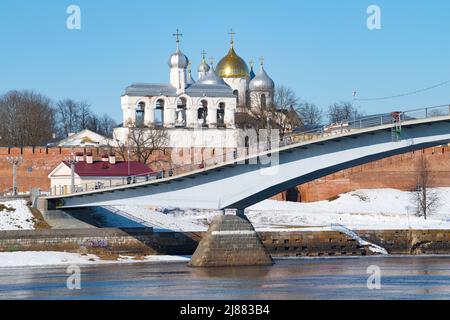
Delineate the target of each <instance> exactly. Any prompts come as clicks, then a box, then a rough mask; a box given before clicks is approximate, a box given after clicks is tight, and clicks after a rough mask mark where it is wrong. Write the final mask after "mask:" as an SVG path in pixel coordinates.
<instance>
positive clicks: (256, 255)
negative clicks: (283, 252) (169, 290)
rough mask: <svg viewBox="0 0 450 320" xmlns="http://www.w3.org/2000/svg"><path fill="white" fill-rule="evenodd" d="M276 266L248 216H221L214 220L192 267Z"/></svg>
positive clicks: (193, 258)
mask: <svg viewBox="0 0 450 320" xmlns="http://www.w3.org/2000/svg"><path fill="white" fill-rule="evenodd" d="M242 213H243V211H242ZM273 264H274V262H273V260H272V257H271V256H270V254H269V252H268V251H267V249H266V248H265V247H264V245H263V244H262V242H261V239H260V238H259V236H258V234H257V233H256V231H255V229H254V228H253V225H252V224H251V223H250V221H249V220H248V219H247V218H246V217H245V215H244V216H240V215H239V216H238V215H221V216H217V217H215V218H214V220H213V222H212V223H211V226H210V227H209V230H208V232H207V234H206V236H205V237H203V239H202V241H201V242H200V244H199V245H198V247H197V250H196V251H195V253H194V255H193V256H192V259H191V261H190V263H189V266H190V267H238V266H271V265H273Z"/></svg>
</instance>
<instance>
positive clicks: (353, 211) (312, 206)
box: [109, 188, 450, 231]
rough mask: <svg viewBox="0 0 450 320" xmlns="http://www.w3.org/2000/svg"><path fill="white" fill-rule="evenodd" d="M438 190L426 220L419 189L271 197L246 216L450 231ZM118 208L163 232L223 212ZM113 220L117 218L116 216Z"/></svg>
mask: <svg viewBox="0 0 450 320" xmlns="http://www.w3.org/2000/svg"><path fill="white" fill-rule="evenodd" d="M435 191H436V192H437V193H438V194H439V198H440V206H439V208H437V210H436V212H434V213H432V214H431V215H430V216H429V218H428V220H426V221H425V220H424V219H423V218H420V217H417V216H415V214H414V205H413V200H412V199H413V193H411V192H405V191H399V190H395V189H375V190H358V191H355V192H350V193H346V194H343V195H341V196H340V197H339V198H338V199H336V200H334V201H320V202H314V203H291V202H280V201H274V200H266V201H263V202H261V203H259V204H256V205H254V206H252V207H250V208H249V209H248V210H247V211H246V214H247V217H248V218H249V219H250V220H251V221H252V223H253V224H254V226H255V227H256V229H258V230H274V229H276V230H280V229H286V228H289V229H292V228H299V229H302V230H305V228H307V230H311V228H313V229H315V230H320V229H324V228H326V229H329V228H330V227H331V226H332V225H333V224H340V225H343V226H345V227H347V228H350V229H353V230H362V229H372V230H380V229H408V228H414V229H450V188H438V189H435ZM110 209H111V208H110ZM112 210H115V211H117V212H121V213H122V214H123V215H124V216H128V217H130V216H134V217H135V218H136V220H135V223H138V224H145V225H147V226H153V227H154V228H155V229H157V230H160V231H165V230H174V231H205V230H207V228H208V225H209V223H210V222H211V220H212V219H213V217H214V216H215V215H217V214H220V212H217V211H208V210H192V209H175V208H172V209H170V208H166V209H158V208H150V207H149V208H142V207H137V206H131V205H130V206H117V207H114V208H113V209H112ZM109 219H110V220H111V219H112V220H114V218H112V217H111V216H110V217H109ZM124 221H126V220H124ZM111 222H112V223H113V221H111ZM122 222H123V221H122ZM125 225H126V223H125ZM125 225H122V226H125Z"/></svg>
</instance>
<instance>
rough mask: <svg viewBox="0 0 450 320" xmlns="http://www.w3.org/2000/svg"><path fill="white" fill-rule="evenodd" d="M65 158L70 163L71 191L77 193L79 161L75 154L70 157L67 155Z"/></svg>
mask: <svg viewBox="0 0 450 320" xmlns="http://www.w3.org/2000/svg"><path fill="white" fill-rule="evenodd" d="M65 160H66V162H67V163H69V164H70V193H75V165H76V164H77V162H78V161H77V160H76V158H75V157H74V155H73V154H72V155H71V156H70V157H66V158H65Z"/></svg>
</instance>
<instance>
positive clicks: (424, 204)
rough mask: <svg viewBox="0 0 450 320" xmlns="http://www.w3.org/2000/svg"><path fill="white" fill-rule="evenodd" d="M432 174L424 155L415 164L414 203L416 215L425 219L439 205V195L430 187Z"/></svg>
mask: <svg viewBox="0 0 450 320" xmlns="http://www.w3.org/2000/svg"><path fill="white" fill-rule="evenodd" d="M431 180H432V176H431V174H430V170H429V164H428V160H427V159H426V157H425V156H424V155H422V157H421V158H420V161H419V164H418V166H417V189H416V191H415V192H414V198H413V201H414V205H415V208H416V215H417V216H418V217H424V219H425V220H426V219H427V218H428V217H429V215H430V214H432V213H433V212H434V211H435V210H436V209H437V208H438V207H439V205H440V199H439V195H438V193H437V192H436V191H435V190H432V189H430V185H431Z"/></svg>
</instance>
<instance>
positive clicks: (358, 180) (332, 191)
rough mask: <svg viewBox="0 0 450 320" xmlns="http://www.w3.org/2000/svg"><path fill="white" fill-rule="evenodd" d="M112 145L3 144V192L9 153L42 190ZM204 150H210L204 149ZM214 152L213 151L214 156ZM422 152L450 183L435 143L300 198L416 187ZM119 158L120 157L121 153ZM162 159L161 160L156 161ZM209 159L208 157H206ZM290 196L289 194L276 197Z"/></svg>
mask: <svg viewBox="0 0 450 320" xmlns="http://www.w3.org/2000/svg"><path fill="white" fill-rule="evenodd" d="M112 151H113V150H111V149H110V148H103V149H102V148H45V147H35V148H23V149H21V148H0V195H1V193H3V192H5V191H6V190H7V189H10V188H12V167H11V165H10V164H8V162H7V159H6V157H7V156H9V155H12V156H19V155H20V156H22V157H23V159H24V162H23V163H22V164H21V165H20V167H19V168H18V170H17V174H18V177H17V184H18V187H19V192H27V191H29V190H30V189H31V188H40V189H41V190H42V191H48V190H49V189H50V180H49V179H48V177H47V176H48V174H49V173H50V172H51V171H52V170H53V169H54V168H55V167H56V166H57V165H58V164H59V163H60V162H61V161H63V160H64V159H65V158H66V157H69V156H71V154H73V153H77V152H83V153H87V152H92V154H93V156H94V158H95V159H96V160H100V158H101V156H102V155H103V154H105V153H106V154H109V153H111V152H112ZM170 154H171V152H170V151H169V152H166V153H162V152H161V153H159V154H157V155H155V156H154V157H153V159H152V160H151V161H150V162H151V163H153V165H151V167H152V169H154V170H155V171H156V170H161V169H166V170H167V169H169V168H170ZM204 154H206V155H207V154H210V153H209V152H204ZM212 154H213V152H211V156H212ZM422 154H424V155H425V157H426V158H427V159H428V165H429V169H430V176H431V184H432V185H431V186H432V187H449V186H450V148H449V147H448V146H444V147H434V148H429V149H425V150H422V151H415V152H409V153H405V154H402V155H398V156H393V157H390V158H386V159H382V160H379V161H375V162H372V163H368V164H365V165H362V166H357V167H354V168H351V169H347V170H343V171H340V172H338V173H335V174H332V175H330V176H326V177H323V178H321V179H318V180H315V181H312V182H309V183H306V184H304V185H301V186H299V187H298V190H299V195H298V200H299V201H302V202H314V201H320V200H327V199H331V198H333V197H336V196H337V195H339V194H341V193H345V192H350V191H354V190H357V189H374V188H395V189H400V190H405V191H408V190H413V189H414V188H415V187H416V185H417V168H418V164H419V161H420V159H421V156H422ZM116 156H118V160H120V157H119V155H118V154H117V153H116ZM156 160H158V161H156ZM204 160H205V161H208V159H207V158H205V159H204ZM274 198H275V199H277V200H286V194H285V193H283V194H280V195H278V196H276V197H274Z"/></svg>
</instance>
